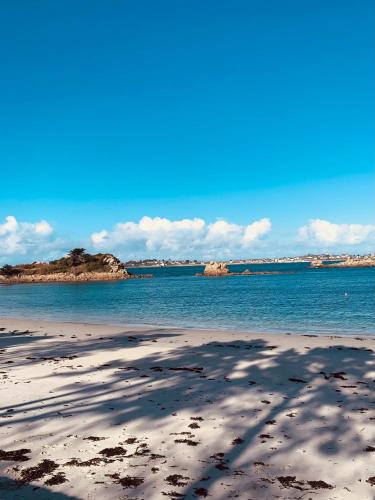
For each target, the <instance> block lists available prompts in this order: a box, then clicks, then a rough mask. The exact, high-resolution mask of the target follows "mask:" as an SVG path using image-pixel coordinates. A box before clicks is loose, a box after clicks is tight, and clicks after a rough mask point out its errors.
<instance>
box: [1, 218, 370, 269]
mask: <svg viewBox="0 0 375 500" xmlns="http://www.w3.org/2000/svg"><path fill="white" fill-rule="evenodd" d="M271 229H272V224H271V221H270V219H268V218H263V219H259V220H256V221H253V222H251V223H249V224H247V225H240V224H235V223H231V222H228V221H226V220H224V219H219V220H216V221H215V222H206V221H205V220H204V219H201V218H194V219H181V220H170V219H167V218H162V217H142V218H141V219H140V220H139V221H138V222H131V221H128V222H120V223H118V224H116V225H115V226H114V227H113V228H112V229H111V230H107V229H103V230H102V231H98V232H94V233H93V234H91V236H88V235H86V236H85V235H81V238H80V239H78V240H77V239H75V238H74V239H69V240H67V239H65V238H64V239H62V238H60V237H58V236H57V235H56V234H55V231H54V228H53V227H52V225H51V224H50V223H49V222H47V221H46V220H44V219H43V220H40V221H37V222H25V221H18V220H17V219H16V218H15V217H14V216H12V215H9V216H8V217H6V218H5V221H4V222H3V223H0V265H3V264H5V263H17V262H20V261H23V262H30V261H33V260H51V259H54V258H58V257H60V256H62V255H63V254H64V253H65V252H66V251H67V250H69V249H71V248H74V247H76V246H80V247H85V248H87V249H88V251H90V252H97V251H100V252H111V253H114V254H116V255H117V256H118V257H119V258H121V259H122V260H130V259H143V258H160V259H161V258H172V259H195V258H196V259H204V260H220V259H231V258H246V257H262V256H263V257H265V256H268V257H278V256H283V255H302V254H305V253H321V252H331V253H342V252H345V253H346V252H348V253H368V252H373V251H374V244H375V225H371V224H367V225H364V224H335V223H333V222H330V221H327V220H323V219H312V220H310V221H309V222H308V223H306V224H305V225H303V226H302V227H300V228H299V229H297V233H296V232H295V230H291V232H290V233H289V236H288V235H287V234H285V233H283V234H281V235H280V234H279V235H277V233H276V234H274V236H273V238H272V239H271V238H269V235H270V232H271Z"/></svg>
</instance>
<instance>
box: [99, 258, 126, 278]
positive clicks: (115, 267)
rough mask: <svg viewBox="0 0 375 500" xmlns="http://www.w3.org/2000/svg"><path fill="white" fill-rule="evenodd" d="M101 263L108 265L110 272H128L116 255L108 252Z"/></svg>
mask: <svg viewBox="0 0 375 500" xmlns="http://www.w3.org/2000/svg"><path fill="white" fill-rule="evenodd" d="M103 264H104V265H105V266H107V267H109V272H110V273H123V274H128V271H127V270H126V269H125V266H124V264H123V263H122V262H121V261H120V260H119V259H118V258H117V257H115V256H114V255H112V254H110V253H109V254H107V255H105V256H104V257H103Z"/></svg>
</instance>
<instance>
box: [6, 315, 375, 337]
mask: <svg viewBox="0 0 375 500" xmlns="http://www.w3.org/2000/svg"><path fill="white" fill-rule="evenodd" d="M1 321H5V322H8V321H9V322H13V321H14V322H15V323H18V322H20V323H23V322H28V323H30V322H31V323H42V324H44V325H46V326H48V325H52V326H53V325H60V324H61V325H65V324H66V325H74V326H76V327H79V326H81V325H91V326H95V327H103V328H106V327H108V328H132V329H136V330H139V331H142V330H144V329H150V328H155V329H160V328H163V329H165V330H177V329H178V330H181V331H183V332H186V333H191V332H202V333H223V334H228V335H239V336H241V335H264V336H265V337H268V336H271V337H274V336H275V335H276V336H282V337H323V338H324V337H326V338H331V339H335V338H343V339H350V338H352V339H357V340H359V339H370V340H371V339H374V340H375V331H374V333H361V332H351V333H342V334H341V335H340V334H339V332H320V333H316V332H310V330H308V329H306V330H305V333H303V332H299V331H298V332H297V331H289V332H288V331H276V330H275V331H272V330H267V331H266V330H242V329H240V328H226V327H224V328H219V327H217V326H212V327H211V328H210V327H206V328H205V327H200V326H182V325H178V324H175V325H171V324H166V323H160V324H158V323H132V322H118V323H117V322H116V321H113V322H112V321H110V322H108V323H103V322H101V321H96V320H93V321H80V320H61V319H57V320H52V319H47V318H41V317H32V316H2V315H1V314H0V322H1Z"/></svg>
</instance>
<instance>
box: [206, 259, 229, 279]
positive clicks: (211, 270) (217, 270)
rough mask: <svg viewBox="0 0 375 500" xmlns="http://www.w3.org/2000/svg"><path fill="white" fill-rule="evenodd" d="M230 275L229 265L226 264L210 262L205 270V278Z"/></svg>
mask: <svg viewBox="0 0 375 500" xmlns="http://www.w3.org/2000/svg"><path fill="white" fill-rule="evenodd" d="M228 273H229V269H228V264H226V263H225V262H210V263H209V264H206V267H205V268H204V272H203V275H204V276H224V275H226V274H228Z"/></svg>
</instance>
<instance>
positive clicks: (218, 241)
mask: <svg viewBox="0 0 375 500" xmlns="http://www.w3.org/2000/svg"><path fill="white" fill-rule="evenodd" d="M270 230H271V221H270V220H269V219H261V220H259V221H255V222H253V223H252V224H249V225H245V226H243V225H238V224H232V223H229V222H227V221H225V220H222V219H220V220H217V221H216V222H213V223H209V224H208V223H206V222H205V221H204V220H203V219H199V218H195V219H182V220H176V221H172V220H169V219H166V218H161V217H154V218H152V217H142V219H141V220H140V221H139V222H121V223H118V224H116V226H115V227H114V229H113V230H112V231H107V230H105V229H104V230H102V231H99V232H97V233H93V234H92V235H91V242H92V245H93V246H94V247H95V248H97V249H100V250H106V251H113V250H116V251H120V252H122V253H123V255H124V257H127V258H134V257H136V258H141V257H147V256H148V257H151V256H154V257H172V258H192V257H200V258H210V257H216V258H220V257H224V256H225V257H229V256H232V255H233V256H234V255H236V254H239V253H240V252H241V251H243V250H246V249H248V248H250V247H251V246H253V245H255V244H256V243H257V242H259V241H260V239H261V238H262V237H263V236H265V235H266V234H267V233H268V232H269V231H270Z"/></svg>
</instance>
